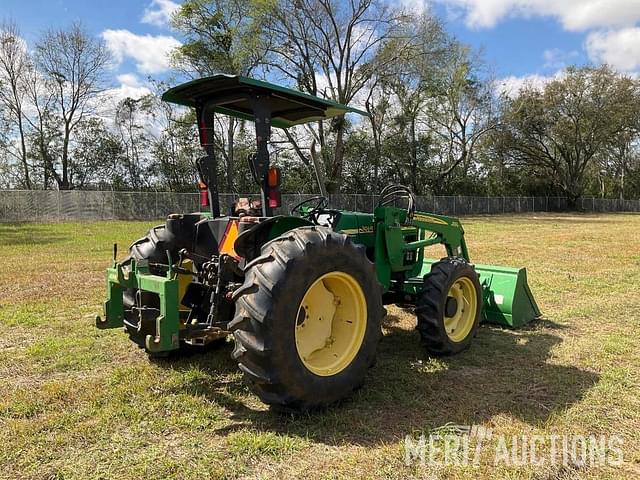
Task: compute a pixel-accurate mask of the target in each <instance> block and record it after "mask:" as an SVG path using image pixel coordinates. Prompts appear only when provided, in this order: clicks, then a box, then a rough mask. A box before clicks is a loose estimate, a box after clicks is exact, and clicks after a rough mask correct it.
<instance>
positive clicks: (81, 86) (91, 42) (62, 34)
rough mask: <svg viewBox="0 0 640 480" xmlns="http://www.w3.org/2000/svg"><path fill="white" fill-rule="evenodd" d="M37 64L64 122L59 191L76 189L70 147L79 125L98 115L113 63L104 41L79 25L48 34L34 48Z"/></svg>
mask: <svg viewBox="0 0 640 480" xmlns="http://www.w3.org/2000/svg"><path fill="white" fill-rule="evenodd" d="M35 58H36V65H37V67H38V69H39V71H40V73H41V74H42V75H43V76H44V77H45V79H46V80H47V81H48V82H49V84H50V85H51V86H53V87H54V90H53V93H54V95H55V97H54V99H55V108H56V113H57V114H58V115H59V117H60V120H61V123H62V125H61V131H62V151H61V152H60V158H59V160H60V164H61V169H62V171H61V172H59V171H58V170H57V169H56V168H55V166H54V167H53V168H52V172H51V173H52V174H53V177H54V178H55V181H56V183H57V184H58V188H59V189H60V190H68V189H70V188H72V187H73V185H72V183H71V181H70V175H69V165H70V162H69V146H70V141H71V137H72V134H73V131H74V129H75V128H76V126H77V125H78V124H79V123H80V122H81V121H82V120H83V119H85V118H86V117H87V116H88V115H90V114H92V113H95V111H96V108H97V103H98V102H97V100H96V97H97V95H98V94H99V93H100V92H101V91H102V90H103V88H104V84H105V78H104V73H105V69H106V67H107V65H108V64H109V61H110V55H109V52H108V50H107V48H106V46H105V45H104V42H102V41H101V40H99V39H97V38H94V37H92V36H90V35H89V34H88V33H87V32H86V31H85V30H84V29H83V28H82V26H81V25H80V24H73V25H71V27H70V28H69V29H67V30H50V31H48V32H46V33H45V34H44V35H43V36H42V37H41V38H40V40H39V41H38V42H37V44H36V46H35Z"/></svg>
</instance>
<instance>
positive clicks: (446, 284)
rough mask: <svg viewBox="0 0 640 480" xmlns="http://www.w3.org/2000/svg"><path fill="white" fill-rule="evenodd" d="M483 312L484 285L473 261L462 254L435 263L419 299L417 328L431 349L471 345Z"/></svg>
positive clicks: (451, 350) (443, 351)
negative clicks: (472, 263)
mask: <svg viewBox="0 0 640 480" xmlns="http://www.w3.org/2000/svg"><path fill="white" fill-rule="evenodd" d="M481 314H482V287H481V286H480V280H479V278H478V273H477V272H476V271H475V269H474V268H473V265H471V264H469V263H468V262H467V261H466V260H464V259H463V258H458V257H447V258H443V259H442V260H440V261H439V262H436V263H434V264H433V265H432V266H431V272H429V273H428V274H427V275H425V276H424V289H423V290H422V293H421V294H420V296H419V297H418V300H417V302H416V316H417V320H418V324H417V327H416V328H417V330H418V332H419V333H420V337H421V338H422V343H423V345H424V346H425V348H426V350H427V352H428V353H429V354H430V355H434V356H444V355H453V354H456V353H459V352H461V351H463V350H464V349H466V348H467V347H469V345H470V344H471V341H472V340H473V337H475V335H476V333H477V331H478V326H479V324H480V316H481Z"/></svg>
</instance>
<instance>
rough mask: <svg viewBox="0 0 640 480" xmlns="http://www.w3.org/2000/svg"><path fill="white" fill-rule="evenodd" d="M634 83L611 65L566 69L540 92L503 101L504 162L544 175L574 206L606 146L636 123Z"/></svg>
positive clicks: (499, 139) (527, 90) (500, 139)
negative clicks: (532, 169)
mask: <svg viewBox="0 0 640 480" xmlns="http://www.w3.org/2000/svg"><path fill="white" fill-rule="evenodd" d="M637 103H638V95H637V92H636V86H635V83H634V81H633V80H632V79H631V78H629V77H627V76H624V75H621V74H618V73H615V72H614V71H612V70H611V69H610V68H609V67H607V66H603V67H599V68H594V67H581V68H576V67H572V68H569V69H568V70H567V72H566V74H565V76H564V77H562V78H559V79H556V80H553V81H551V82H549V83H548V84H547V85H546V86H545V87H544V88H543V89H542V90H537V89H535V88H533V87H531V86H529V87H526V88H524V89H523V90H522V91H521V92H520V93H519V94H518V95H517V96H516V97H515V98H514V99H509V100H507V101H506V102H505V106H504V109H503V113H502V115H503V118H502V123H501V127H500V129H499V130H498V132H497V135H496V137H495V140H496V141H497V142H498V145H499V146H500V148H501V149H502V151H503V152H504V153H505V154H506V157H507V158H508V160H509V161H510V162H511V163H512V164H513V165H517V166H522V165H527V166H530V167H534V168H535V169H536V170H537V171H541V172H544V174H545V175H546V176H548V178H550V179H552V180H553V182H554V183H556V184H557V186H558V187H559V188H560V189H561V191H562V192H563V193H564V194H565V195H566V196H567V197H568V200H569V203H570V206H572V207H575V206H576V204H577V200H578V199H579V198H580V196H581V195H582V193H583V190H584V187H585V175H586V174H587V171H588V167H589V166H590V165H591V164H592V162H593V161H594V159H596V158H597V157H598V155H601V154H602V153H603V149H604V148H606V146H607V144H608V142H610V140H611V139H612V138H614V137H616V136H618V135H620V134H621V132H624V131H625V129H627V128H628V126H629V125H633V123H634V122H635V121H636V120H635V118H633V116H634V112H635V111H636V109H635V108H629V107H630V106H633V105H637Z"/></svg>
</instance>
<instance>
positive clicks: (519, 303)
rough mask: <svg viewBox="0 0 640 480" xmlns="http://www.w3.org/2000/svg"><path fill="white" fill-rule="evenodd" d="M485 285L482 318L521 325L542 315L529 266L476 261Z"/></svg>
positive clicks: (491, 321)
mask: <svg viewBox="0 0 640 480" xmlns="http://www.w3.org/2000/svg"><path fill="white" fill-rule="evenodd" d="M475 268H476V271H477V272H478V275H479V276H480V284H481V285H482V288H483V297H484V307H483V309H482V321H484V322H487V323H495V324H498V325H503V326H505V327H510V328H518V327H521V326H523V325H525V324H527V323H529V322H530V321H531V320H533V319H535V318H538V317H540V309H539V308H538V305H537V303H536V301H535V299H534V298H533V294H532V293H531V290H530V289H529V284H528V283H527V269H526V268H509V267H497V266H493V265H476V266H475Z"/></svg>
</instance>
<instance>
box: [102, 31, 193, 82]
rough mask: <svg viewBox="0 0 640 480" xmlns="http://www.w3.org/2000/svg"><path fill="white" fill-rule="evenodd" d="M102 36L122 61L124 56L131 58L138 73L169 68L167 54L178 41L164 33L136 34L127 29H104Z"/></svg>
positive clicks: (119, 60) (118, 59) (154, 71)
mask: <svg viewBox="0 0 640 480" xmlns="http://www.w3.org/2000/svg"><path fill="white" fill-rule="evenodd" d="M102 38H104V40H105V42H106V43H107V47H108V48H109V50H111V52H112V53H113V56H114V58H115V60H116V61H117V62H118V63H122V61H123V60H124V59H125V57H128V58H132V59H133V60H135V62H136V67H137V69H138V71H139V72H140V73H160V72H163V71H165V70H167V69H168V68H169V55H170V53H171V51H172V50H173V49H174V48H176V47H179V46H180V45H181V44H180V42H179V41H178V40H177V39H175V38H174V37H171V36H166V35H157V36H154V35H136V34H135V33H132V32H130V31H129V30H105V31H104V32H102Z"/></svg>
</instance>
